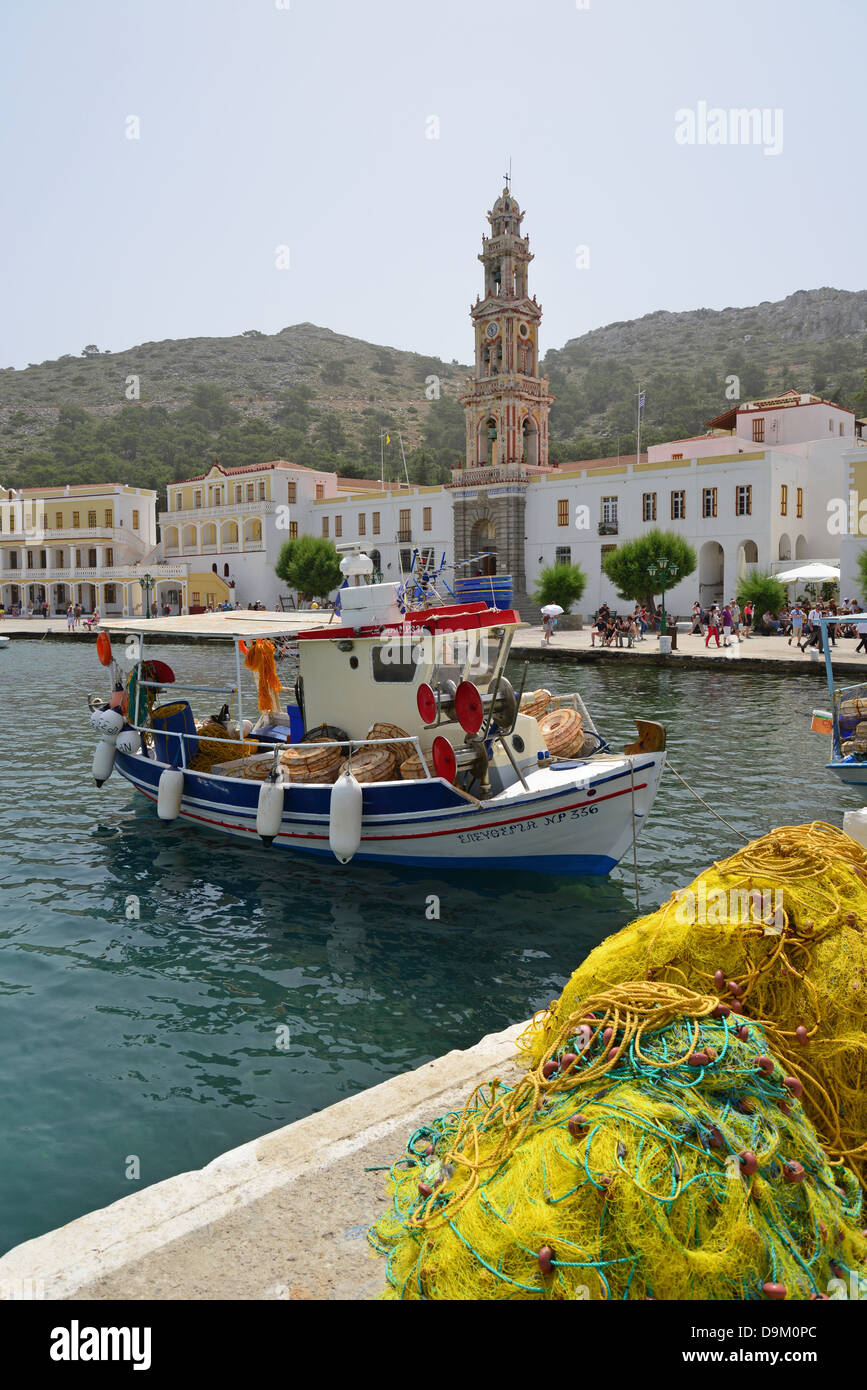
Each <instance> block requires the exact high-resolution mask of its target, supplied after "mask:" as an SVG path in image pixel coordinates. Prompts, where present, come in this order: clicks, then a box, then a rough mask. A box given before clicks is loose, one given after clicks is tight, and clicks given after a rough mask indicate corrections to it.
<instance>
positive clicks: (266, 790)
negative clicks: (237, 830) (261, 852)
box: [256, 772, 284, 845]
mask: <svg viewBox="0 0 867 1390" xmlns="http://www.w3.org/2000/svg"><path fill="white" fill-rule="evenodd" d="M283 792H284V786H283V774H282V772H280V773H279V774H278V780H277V781H276V782H272V781H271V779H270V777H269V778H266V780H265V781H264V782H263V783H262V785H261V787H260V788H259V804H258V806H257V808H256V834H257V835H260V836H261V837H262V839H263V840H264V841H265V844H266V845H270V843H271V841H272V840H273V839H274V838H275V836H276V835H277V834H278V833H279V830H280V826H281V824H282V822H283Z"/></svg>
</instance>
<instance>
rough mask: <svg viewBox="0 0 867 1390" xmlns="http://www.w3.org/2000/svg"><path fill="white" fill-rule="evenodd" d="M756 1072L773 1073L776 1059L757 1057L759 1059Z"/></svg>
mask: <svg viewBox="0 0 867 1390" xmlns="http://www.w3.org/2000/svg"><path fill="white" fill-rule="evenodd" d="M756 1070H757V1071H765V1072H772V1071H773V1070H774V1059H773V1057H757V1058H756Z"/></svg>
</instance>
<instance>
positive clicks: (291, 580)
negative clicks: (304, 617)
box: [274, 536, 343, 600]
mask: <svg viewBox="0 0 867 1390" xmlns="http://www.w3.org/2000/svg"><path fill="white" fill-rule="evenodd" d="M274 568H275V570H276V571H277V575H278V577H279V578H280V579H282V580H283V582H284V583H285V584H288V586H289V588H290V589H297V590H298V595H299V597H300V598H302V599H307V600H309V599H314V598H323V599H324V598H327V597H328V595H329V594H330V593H332V591H333V590H334V589H336V588H338V586H339V585H340V584H341V583H342V582H343V575H342V574H341V573H340V556H339V555H338V553H337V550H336V549H335V547H334V545H333V544H332V543H331V541H329V540H326V539H325V537H324V536H299V537H298V539H297V540H293V541H286V543H285V544H284V545H283V546H282V548H281V550H280V554H279V556H278V557H277V563H276V565H275V566H274Z"/></svg>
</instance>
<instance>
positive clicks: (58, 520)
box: [54, 512, 63, 531]
mask: <svg viewBox="0 0 867 1390" xmlns="http://www.w3.org/2000/svg"><path fill="white" fill-rule="evenodd" d="M54 525H55V529H56V530H58V531H62V530H63V512H55V513H54Z"/></svg>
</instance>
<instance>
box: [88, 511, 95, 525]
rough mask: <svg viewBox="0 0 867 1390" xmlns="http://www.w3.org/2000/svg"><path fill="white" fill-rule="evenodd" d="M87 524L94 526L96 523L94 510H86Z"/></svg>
mask: <svg viewBox="0 0 867 1390" xmlns="http://www.w3.org/2000/svg"><path fill="white" fill-rule="evenodd" d="M87 524H88V526H95V525H96V512H88V513H87Z"/></svg>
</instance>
